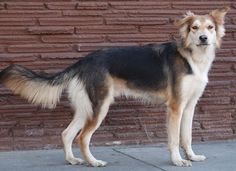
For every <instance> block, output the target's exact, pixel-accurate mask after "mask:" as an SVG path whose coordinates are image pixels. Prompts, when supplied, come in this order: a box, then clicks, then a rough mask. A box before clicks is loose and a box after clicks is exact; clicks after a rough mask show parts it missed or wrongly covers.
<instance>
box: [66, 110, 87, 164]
mask: <svg viewBox="0 0 236 171" xmlns="http://www.w3.org/2000/svg"><path fill="white" fill-rule="evenodd" d="M84 124H85V119H83V118H79V115H78V114H75V116H74V119H73V120H72V121H71V123H70V124H69V126H68V127H67V128H66V129H65V130H64V131H63V132H62V142H63V145H64V153H65V159H66V161H68V162H69V163H70V164H72V165H75V164H82V163H84V161H83V160H82V159H80V158H75V157H74V154H73V152H72V143H73V140H74V138H75V136H76V135H77V133H78V132H79V130H80V129H81V128H82V127H83V126H84Z"/></svg>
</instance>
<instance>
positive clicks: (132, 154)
mask: <svg viewBox="0 0 236 171" xmlns="http://www.w3.org/2000/svg"><path fill="white" fill-rule="evenodd" d="M193 148H194V149H195V151H196V153H199V154H202V153H203V154H204V155H206V156H207V160H206V161H204V162H194V163H193V166H192V167H187V168H181V167H175V166H173V165H172V164H171V162H170V159H169V152H168V150H167V148H166V146H157V147H154V146H138V147H136V146H135V147H133V146H131V147H94V148H92V152H93V154H94V155H95V156H96V157H97V158H98V159H101V160H105V161H107V162H109V163H108V165H107V166H106V167H103V168H93V167H88V166H85V165H80V166H79V165H74V166H72V165H68V164H67V163H66V162H65V161H64V156H63V150H37V151H18V152H1V153H0V171H146V170H147V171H178V170H181V171H233V170H236V141H225V142H210V143H201V144H196V145H194V146H193ZM74 151H75V154H76V155H77V156H80V153H79V150H78V149H75V150H74Z"/></svg>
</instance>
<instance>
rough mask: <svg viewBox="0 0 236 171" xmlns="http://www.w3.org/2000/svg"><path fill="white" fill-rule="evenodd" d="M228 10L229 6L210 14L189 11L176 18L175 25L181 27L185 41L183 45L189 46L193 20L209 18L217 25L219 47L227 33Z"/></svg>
mask: <svg viewBox="0 0 236 171" xmlns="http://www.w3.org/2000/svg"><path fill="white" fill-rule="evenodd" d="M228 11H229V7H225V8H224V9H217V10H213V11H212V12H210V13H209V14H208V15H195V14H194V13H192V12H190V11H188V12H187V13H186V14H185V15H184V17H183V18H182V19H179V20H176V21H175V25H176V26H178V27H179V33H180V36H181V39H182V42H183V47H184V48H188V47H189V45H190V42H189V41H187V38H188V36H189V33H190V31H191V25H192V24H193V22H194V21H196V20H199V21H200V22H202V21H204V20H207V19H209V20H211V21H212V22H213V23H214V25H215V31H216V42H215V45H216V47H218V48H219V47H220V45H221V39H222V37H224V35H225V28H224V18H225V15H226V13H227V12H228Z"/></svg>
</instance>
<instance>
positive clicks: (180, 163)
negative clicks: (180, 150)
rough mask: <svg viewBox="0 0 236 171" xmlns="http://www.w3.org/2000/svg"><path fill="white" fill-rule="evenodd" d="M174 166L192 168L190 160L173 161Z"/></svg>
mask: <svg viewBox="0 0 236 171" xmlns="http://www.w3.org/2000/svg"><path fill="white" fill-rule="evenodd" d="M173 163H174V165H176V166H179V167H190V166H192V163H191V161H190V160H184V159H180V160H175V161H173Z"/></svg>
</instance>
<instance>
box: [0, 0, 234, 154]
mask: <svg viewBox="0 0 236 171" xmlns="http://www.w3.org/2000/svg"><path fill="white" fill-rule="evenodd" d="M225 5H229V6H231V8H232V10H231V11H230V13H229V14H228V15H227V18H226V29H227V34H226V37H225V38H224V43H223V48H222V49H221V50H220V51H219V52H218V54H217V58H216V61H215V62H214V65H213V69H212V70H211V72H210V83H209V85H208V86H207V89H206V91H205V93H204V95H203V97H202V98H201V100H200V103H199V104H198V106H197V109H196V115H195V117H194V126H193V139H194V141H195V142H196V141H208V140H222V139H235V138H236V111H235V110H236V104H235V103H236V57H235V55H236V41H235V40H236V26H235V24H236V10H235V8H236V2H234V1H222V0H219V1H211V0H208V1H198V2H196V1H195V0H194V1H193V0H192V1H184V0H173V1H171V0H165V1H161V0H127V1H122V0H97V1H95V0H93V1H91V0H80V1H78V0H77V1H76V0H60V1H56V0H35V1H29V0H26V1H24V2H22V1H20V0H5V1H4V0H2V1H0V69H3V68H5V67H6V66H8V65H9V64H12V63H17V64H20V65H24V66H26V67H28V68H31V69H33V70H35V71H46V72H49V73H55V72H57V71H60V70H62V69H63V68H65V67H66V66H68V65H69V64H72V63H73V62H75V61H77V60H78V59H79V58H81V57H83V56H84V55H85V54H87V53H88V52H91V51H93V50H95V49H98V48H101V47H109V46H126V45H141V44H146V43H150V42H165V41H168V40H174V39H176V38H177V37H178V32H177V28H176V27H174V26H173V24H172V22H173V20H174V19H175V18H177V17H179V16H180V15H182V14H183V13H184V12H185V11H187V10H192V11H193V12H196V13H201V14H203V13H206V12H208V11H209V10H212V9H215V8H220V7H223V6H225ZM164 112H165V108H164V107H163V106H150V105H142V104H140V103H139V102H137V101H135V100H132V99H130V100H126V99H117V102H116V103H115V104H114V105H112V106H111V108H110V111H109V114H108V116H107V118H106V119H105V121H104V123H103V125H102V127H100V128H99V130H98V131H97V132H96V134H95V135H94V137H93V140H92V143H93V145H111V144H113V143H114V141H119V142H120V143H121V144H147V143H148V144H153V143H160V142H166V128H165V114H164ZM72 115H73V114H72V111H71V110H70V107H69V104H68V101H67V99H66V98H65V96H64V97H63V98H62V100H61V103H60V104H59V105H58V106H57V108H56V109H55V110H43V109H40V108H39V107H37V106H34V105H31V104H28V103H27V102H26V101H25V100H23V99H21V98H20V97H18V96H14V95H12V93H11V92H10V91H8V90H6V89H5V88H4V87H2V86H1V87H0V150H22V149H50V148H60V147H61V146H62V144H61V139H60V133H61V131H62V130H63V129H65V128H66V126H67V125H68V123H69V122H70V120H71V118H72Z"/></svg>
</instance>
